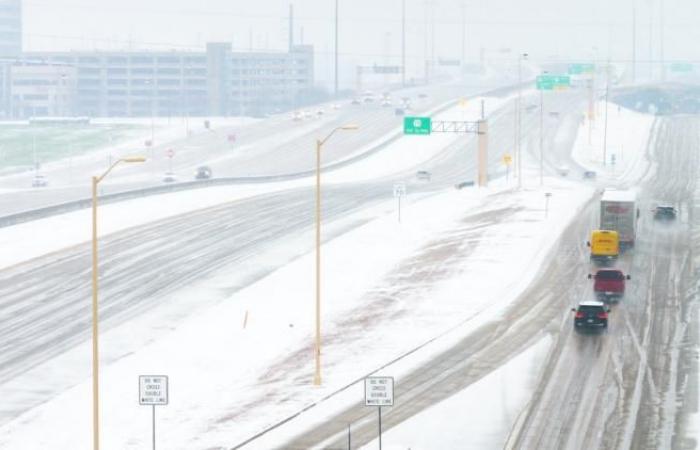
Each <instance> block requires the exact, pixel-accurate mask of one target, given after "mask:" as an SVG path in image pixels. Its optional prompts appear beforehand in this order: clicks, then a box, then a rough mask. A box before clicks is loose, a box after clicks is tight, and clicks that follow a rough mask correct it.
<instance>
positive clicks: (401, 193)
mask: <svg viewBox="0 0 700 450" xmlns="http://www.w3.org/2000/svg"><path fill="white" fill-rule="evenodd" d="M405 196H406V185H405V184H404V183H396V184H394V197H396V199H397V200H398V201H399V223H401V197H405Z"/></svg>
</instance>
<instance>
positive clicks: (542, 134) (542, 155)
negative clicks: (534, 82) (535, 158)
mask: <svg viewBox="0 0 700 450" xmlns="http://www.w3.org/2000/svg"><path fill="white" fill-rule="evenodd" d="M543 92H544V91H543V90H542V89H540V186H542V185H543V184H544V94H543Z"/></svg>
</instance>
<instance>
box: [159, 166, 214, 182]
mask: <svg viewBox="0 0 700 450" xmlns="http://www.w3.org/2000/svg"><path fill="white" fill-rule="evenodd" d="M194 178H195V179H196V180H208V179H209V178H211V169H210V168H209V167H208V166H199V167H197V170H195V172H194ZM163 181H165V180H163Z"/></svg>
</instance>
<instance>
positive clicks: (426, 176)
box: [416, 170, 430, 181]
mask: <svg viewBox="0 0 700 450" xmlns="http://www.w3.org/2000/svg"><path fill="white" fill-rule="evenodd" d="M416 178H417V179H418V180H421V181H430V172H428V171H427V170H419V171H418V172H416Z"/></svg>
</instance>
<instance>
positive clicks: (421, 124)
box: [403, 117, 431, 134]
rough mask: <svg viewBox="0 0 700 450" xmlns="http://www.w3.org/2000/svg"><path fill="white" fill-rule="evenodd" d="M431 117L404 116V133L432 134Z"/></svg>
mask: <svg viewBox="0 0 700 450" xmlns="http://www.w3.org/2000/svg"><path fill="white" fill-rule="evenodd" d="M430 128H431V120H430V117H404V118H403V134H430Z"/></svg>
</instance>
